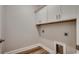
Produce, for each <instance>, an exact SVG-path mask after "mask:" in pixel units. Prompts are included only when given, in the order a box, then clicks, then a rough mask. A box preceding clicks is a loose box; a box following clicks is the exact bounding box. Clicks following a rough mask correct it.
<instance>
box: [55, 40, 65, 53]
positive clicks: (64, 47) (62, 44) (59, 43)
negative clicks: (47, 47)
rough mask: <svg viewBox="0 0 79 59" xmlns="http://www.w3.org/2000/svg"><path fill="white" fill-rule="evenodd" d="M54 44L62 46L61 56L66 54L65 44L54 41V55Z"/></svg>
mask: <svg viewBox="0 0 79 59" xmlns="http://www.w3.org/2000/svg"><path fill="white" fill-rule="evenodd" d="M56 44H59V45H61V46H63V54H66V44H64V43H62V42H58V41H54V50H55V53H56Z"/></svg>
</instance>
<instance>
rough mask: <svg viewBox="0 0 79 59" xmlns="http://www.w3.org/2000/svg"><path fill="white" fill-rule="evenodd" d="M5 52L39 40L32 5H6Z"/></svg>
mask: <svg viewBox="0 0 79 59" xmlns="http://www.w3.org/2000/svg"><path fill="white" fill-rule="evenodd" d="M4 23H6V28H5V29H6V31H5V34H4V38H5V39H6V40H5V49H4V50H5V52H8V51H12V50H16V49H19V48H22V47H27V46H30V45H33V44H36V43H38V42H39V37H38V33H37V29H36V27H35V21H34V10H33V8H32V6H5V21H4Z"/></svg>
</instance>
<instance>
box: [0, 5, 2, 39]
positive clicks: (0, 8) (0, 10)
mask: <svg viewBox="0 0 79 59" xmlns="http://www.w3.org/2000/svg"><path fill="white" fill-rule="evenodd" d="M1 33H2V6H1V5H0V39H1Z"/></svg>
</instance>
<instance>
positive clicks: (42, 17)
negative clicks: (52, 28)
mask: <svg viewBox="0 0 79 59" xmlns="http://www.w3.org/2000/svg"><path fill="white" fill-rule="evenodd" d="M43 21H47V7H44V8H42V9H41V10H40V11H39V12H37V13H36V22H39V23H41V22H43Z"/></svg>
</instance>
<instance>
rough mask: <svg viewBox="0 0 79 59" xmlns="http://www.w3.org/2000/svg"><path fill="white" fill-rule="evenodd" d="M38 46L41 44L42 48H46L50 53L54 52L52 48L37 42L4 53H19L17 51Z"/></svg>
mask: <svg viewBox="0 0 79 59" xmlns="http://www.w3.org/2000/svg"><path fill="white" fill-rule="evenodd" d="M38 46H41V47H42V48H44V49H45V50H47V51H48V52H49V53H50V54H54V53H55V52H54V51H53V50H51V49H50V48H48V47H46V46H44V45H43V44H41V43H38V44H35V45H31V46H28V47H24V48H20V49H16V50H13V51H10V52H5V53H4V54H16V53H19V52H22V51H25V50H29V49H31V48H34V47H38Z"/></svg>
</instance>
